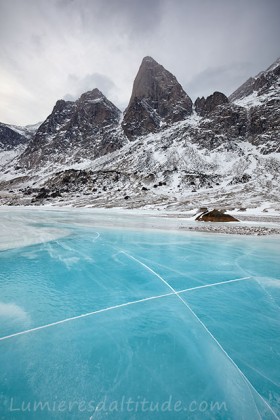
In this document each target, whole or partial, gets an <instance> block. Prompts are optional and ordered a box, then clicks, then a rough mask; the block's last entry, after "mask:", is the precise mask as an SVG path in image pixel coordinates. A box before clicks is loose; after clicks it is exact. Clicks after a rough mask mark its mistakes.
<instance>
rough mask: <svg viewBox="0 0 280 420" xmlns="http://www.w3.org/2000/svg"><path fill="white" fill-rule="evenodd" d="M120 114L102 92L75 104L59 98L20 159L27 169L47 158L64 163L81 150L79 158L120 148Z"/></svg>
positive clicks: (97, 90)
mask: <svg viewBox="0 0 280 420" xmlns="http://www.w3.org/2000/svg"><path fill="white" fill-rule="evenodd" d="M120 117H121V111H120V110H119V109H118V108H117V107H116V106H115V105H114V104H113V103H112V102H110V101H109V100H108V99H107V98H106V97H105V96H104V95H103V93H102V92H101V91H100V90H99V89H93V90H92V91H89V92H85V93H83V94H82V95H81V97H80V98H79V99H77V100H76V101H75V102H73V101H65V100H63V99H60V100H58V101H57V102H56V104H55V106H54V108H53V111H52V113H51V114H50V115H49V116H48V118H47V119H46V120H45V122H44V123H43V124H42V125H41V126H40V127H39V129H38V131H37V133H36V135H35V137H34V139H33V140H32V141H31V142H30V144H29V145H28V147H27V149H26V151H25V153H24V154H23V155H22V157H21V163H22V164H23V165H24V166H26V165H27V164H28V165H29V164H30V162H32V165H34V166H36V165H41V164H42V162H43V161H44V160H46V159H48V160H50V159H51V156H52V155H53V159H54V160H55V159H59V160H65V158H66V157H67V155H68V154H69V155H73V154H74V153H76V152H74V151H75V150H77V148H78V149H79V150H78V153H76V154H77V159H78V157H79V158H81V157H85V156H89V155H91V156H93V157H96V156H99V155H103V154H106V153H108V152H109V151H114V150H115V149H118V148H119V147H120V146H121V145H122V142H123V138H121V137H120V136H119V135H118V134H117V129H118V127H119V120H120Z"/></svg>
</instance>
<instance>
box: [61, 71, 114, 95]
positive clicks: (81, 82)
mask: <svg viewBox="0 0 280 420" xmlns="http://www.w3.org/2000/svg"><path fill="white" fill-rule="evenodd" d="M68 85H69V86H70V92H69V93H67V94H66V95H65V96H64V98H63V99H65V100H68V101H73V100H76V99H77V98H78V97H79V96H81V94H82V93H84V92H87V91H89V90H92V89H94V88H98V89H99V90H100V91H101V92H102V93H103V94H104V95H105V96H110V92H111V91H112V90H113V89H114V88H115V84H114V83H113V81H112V80H111V79H110V78H109V77H107V76H105V75H104V74H100V73H93V74H87V75H86V76H85V77H83V78H79V77H78V76H77V75H75V74H69V76H68Z"/></svg>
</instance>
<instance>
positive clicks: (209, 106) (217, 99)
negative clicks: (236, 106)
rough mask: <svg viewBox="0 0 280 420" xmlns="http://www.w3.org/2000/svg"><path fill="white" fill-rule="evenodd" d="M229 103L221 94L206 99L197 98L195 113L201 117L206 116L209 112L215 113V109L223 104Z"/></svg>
mask: <svg viewBox="0 0 280 420" xmlns="http://www.w3.org/2000/svg"><path fill="white" fill-rule="evenodd" d="M227 103H228V98H227V97H226V95H224V94H223V93H221V92H214V93H213V94H212V95H210V96H208V97H207V98H206V99H205V98H204V96H202V98H197V99H196V101H195V103H194V107H195V111H196V112H197V114H198V115H200V116H205V115H207V114H208V113H209V112H212V111H214V109H215V108H216V107H217V106H219V105H223V104H227Z"/></svg>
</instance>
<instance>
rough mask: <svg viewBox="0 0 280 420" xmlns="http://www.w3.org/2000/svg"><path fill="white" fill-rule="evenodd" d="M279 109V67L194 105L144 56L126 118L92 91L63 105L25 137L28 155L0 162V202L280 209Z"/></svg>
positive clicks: (278, 65)
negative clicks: (234, 89) (226, 93)
mask: <svg viewBox="0 0 280 420" xmlns="http://www.w3.org/2000/svg"><path fill="white" fill-rule="evenodd" d="M279 105H280V60H277V61H276V62H275V63H274V64H273V65H272V66H270V67H269V68H268V69H267V70H266V71H264V72H261V73H260V74H258V75H257V76H256V77H255V78H251V79H249V80H248V81H247V82H246V83H245V84H243V85H242V86H241V87H240V88H238V89H237V90H236V91H235V92H234V93H233V94H232V95H231V96H230V97H229V98H227V97H226V96H225V95H223V94H222V93H220V92H214V93H213V95H211V96H209V97H208V98H198V99H197V100H196V101H195V102H194V104H192V101H191V99H190V98H189V96H188V95H187V94H186V93H185V92H184V90H183V88H182V86H181V85H180V84H179V82H178V81H177V79H176V78H175V76H173V75H172V74H171V73H170V72H168V71H167V70H166V69H164V67H162V66H161V65H160V64H158V63H157V62H156V61H155V60H153V59H152V58H151V57H145V58H144V59H143V62H142V64H141V66H140V69H139V72H138V74H137V76H136V79H135V82H134V85H133V89H132V95H131V99H130V101H129V104H128V107H127V109H126V111H125V112H124V115H122V114H121V112H120V111H119V110H118V109H117V108H116V107H115V106H114V105H113V104H112V103H111V102H110V101H108V99H107V98H106V97H105V96H104V95H103V94H102V93H101V92H100V91H99V90H98V89H94V90H93V91H91V92H87V93H85V94H83V95H82V96H81V98H79V99H78V100H77V101H76V102H69V101H62V100H60V101H58V102H57V103H56V105H55V107H54V109H53V112H52V113H51V115H50V116H49V117H48V118H47V119H46V121H45V122H43V123H42V124H41V125H40V127H39V128H38V129H37V131H36V133H35V135H33V136H32V135H30V136H29V138H28V136H27V135H25V137H24V136H23V137H24V138H25V142H24V141H23V144H24V150H23V151H22V152H21V153H20V154H16V155H15V157H14V159H13V160H12V161H11V160H10V161H6V162H4V163H2V170H1V172H2V175H1V178H0V187H1V190H2V193H1V197H2V198H1V202H2V203H11V204H17V203H22V204H42V203H50V202H51V203H57V204H74V205H92V206H108V207H112V206H120V207H143V206H157V207H161V206H164V207H170V208H182V209H185V208H194V207H200V206H211V205H216V206H219V207H224V208H230V207H235V208H236V207H237V208H242V207H249V206H250V207H253V206H259V205H261V204H263V205H267V206H272V207H274V208H280V203H279V196H280V194H279V193H280V191H279V181H280V149H279V146H280V106H279ZM5 127H7V126H5ZM11 129H12V128H11ZM14 133H16V130H14ZM17 134H18V135H20V136H21V134H20V133H17ZM15 135H16V134H15ZM2 137H3V138H4V140H5V139H6V140H5V141H6V143H9V139H8V138H7V137H5V133H4V135H3V134H1V135H0V138H2ZM19 140H20V139H19V138H18V141H19ZM0 141H1V140H0ZM5 141H3V139H2V142H3V144H4V143H5ZM16 147H18V146H15V145H13V144H12V142H11V150H15V149H16ZM2 153H5V151H3V152H2ZM0 156H1V154H0ZM11 189H12V192H9V191H11Z"/></svg>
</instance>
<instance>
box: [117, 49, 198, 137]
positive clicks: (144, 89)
mask: <svg viewBox="0 0 280 420" xmlns="http://www.w3.org/2000/svg"><path fill="white" fill-rule="evenodd" d="M191 113H192V101H191V99H190V98H189V96H188V95H187V94H186V92H185V91H184V90H183V88H182V86H181V85H180V83H179V82H178V81H177V79H176V77H175V76H173V74H171V73H170V72H169V71H168V70H166V69H165V68H164V67H163V66H162V65H160V64H159V63H157V62H156V61H155V60H154V59H153V58H152V57H149V56H147V57H144V59H143V60H142V63H141V65H140V68H139V70H138V73H137V75H136V78H135V80H134V83H133V89H132V94H131V98H130V101H129V104H128V107H127V109H126V111H125V115H124V120H123V129H124V131H125V133H126V135H127V136H128V137H129V138H133V137H134V136H138V135H144V134H147V133H149V132H155V131H157V130H158V129H159V128H160V127H161V126H162V125H166V124H172V123H174V122H176V121H180V120H182V119H184V118H185V117H186V116H188V115H190V114H191Z"/></svg>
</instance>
